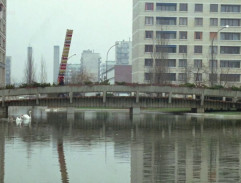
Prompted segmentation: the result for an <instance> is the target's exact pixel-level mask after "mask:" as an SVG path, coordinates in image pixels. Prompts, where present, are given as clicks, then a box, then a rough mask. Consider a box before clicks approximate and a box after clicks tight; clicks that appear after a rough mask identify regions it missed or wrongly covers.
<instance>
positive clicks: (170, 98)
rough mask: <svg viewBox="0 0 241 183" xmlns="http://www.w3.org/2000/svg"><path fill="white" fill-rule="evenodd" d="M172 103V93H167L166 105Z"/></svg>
mask: <svg viewBox="0 0 241 183" xmlns="http://www.w3.org/2000/svg"><path fill="white" fill-rule="evenodd" d="M171 103H172V92H170V93H169V95H168V104H171Z"/></svg>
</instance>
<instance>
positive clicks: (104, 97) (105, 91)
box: [103, 91, 107, 103]
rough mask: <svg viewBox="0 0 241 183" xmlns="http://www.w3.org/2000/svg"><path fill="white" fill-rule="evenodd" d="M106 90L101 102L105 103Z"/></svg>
mask: <svg viewBox="0 0 241 183" xmlns="http://www.w3.org/2000/svg"><path fill="white" fill-rule="evenodd" d="M106 93H107V92H106V91H104V92H103V103H106Z"/></svg>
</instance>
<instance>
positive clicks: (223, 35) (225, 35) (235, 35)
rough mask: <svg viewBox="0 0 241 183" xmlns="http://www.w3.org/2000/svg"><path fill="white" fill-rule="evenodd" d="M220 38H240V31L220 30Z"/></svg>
mask: <svg viewBox="0 0 241 183" xmlns="http://www.w3.org/2000/svg"><path fill="white" fill-rule="evenodd" d="M221 40H240V33H233V32H221Z"/></svg>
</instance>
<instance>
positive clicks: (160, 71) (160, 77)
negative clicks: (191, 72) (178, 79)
mask: <svg viewBox="0 0 241 183" xmlns="http://www.w3.org/2000/svg"><path fill="white" fill-rule="evenodd" d="M166 36H167V35H165V34H163V33H162V32H161V33H160V35H157V36H156V38H155V39H153V44H152V47H153V49H152V52H150V54H151V58H152V59H153V67H152V68H150V82H151V83H153V84H166V83H167V82H168V81H169V78H168V75H167V73H168V71H169V70H168V47H167V45H168V39H167V37H166Z"/></svg>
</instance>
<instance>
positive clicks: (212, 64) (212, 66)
mask: <svg viewBox="0 0 241 183" xmlns="http://www.w3.org/2000/svg"><path fill="white" fill-rule="evenodd" d="M225 28H229V25H225V26H224V27H222V28H221V29H219V30H218V31H217V33H216V35H214V36H213V38H212V48H211V49H212V51H211V55H212V58H211V61H212V62H211V86H213V83H214V46H213V43H214V39H215V38H216V36H218V33H219V32H220V31H222V30H223V29H225Z"/></svg>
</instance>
